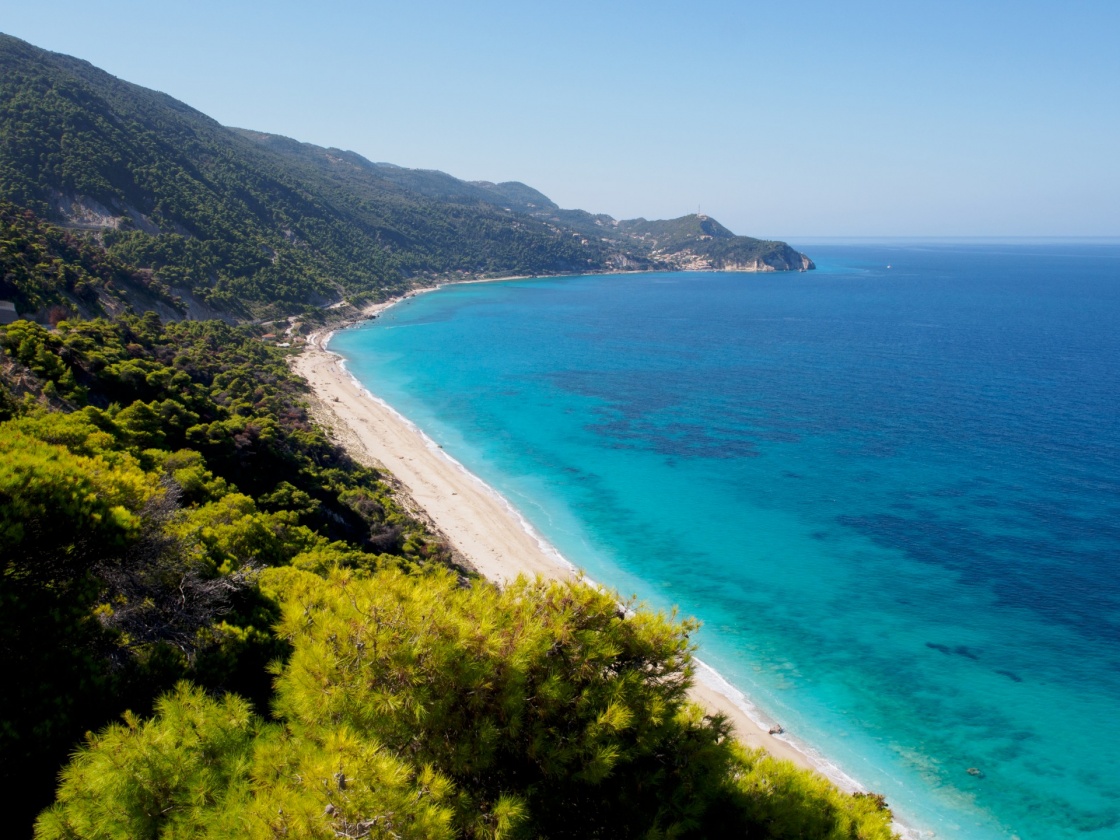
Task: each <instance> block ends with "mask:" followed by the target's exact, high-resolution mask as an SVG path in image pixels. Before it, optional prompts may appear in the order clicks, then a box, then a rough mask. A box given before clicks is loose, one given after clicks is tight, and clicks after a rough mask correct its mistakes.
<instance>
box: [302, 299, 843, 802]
mask: <svg viewBox="0 0 1120 840" xmlns="http://www.w3.org/2000/svg"><path fill="white" fill-rule="evenodd" d="M500 279H502V280H510V279H521V278H500ZM497 280H498V278H495V279H494V280H482V281H472V282H496V281H497ZM437 288H439V287H438V286H437V287H433V288H430V289H420V290H415V291H412V292H409V293H408V294H406V295H403V296H402V297H400V298H397V299H395V300H392V301H387V302H385V303H378V304H374V305H371V306H368V307H366V308H365V309H364V310H363V311H362V316H361V318H359V319H358V320H368V319H370V318H373V317H375V316H376V315H378V314H380V313H381V312H384V311H385V310H386V309H388V308H389V307H391V306H394V305H396V304H398V303H401V302H403V301H405V300H408V299H409V298H411V297H414V296H416V295H418V294H424V293H426V292H428V291H435V290H436V289H437ZM351 323H356V321H351ZM341 326H342V325H338V326H336V327H327V328H324V329H323V330H321V331H318V332H314V333H312V334H311V335H309V336H308V338H307V344H306V346H305V348H304V349H303V351H302V352H301V353H300V354H299V355H298V356H296V357H294V359H293V363H292V364H293V368H294V369H295V371H296V372H297V373H298V374H300V375H301V376H302V377H303V378H304V379H306V380H307V382H308V384H309V385H310V386H311V390H312V393H313V394H314V396H315V398H316V399H315V401H314V404H313V406H312V410H313V413H315V414H318V415H319V417H318V418H317V419H319V421H320V422H321V423H323V425H325V426H326V427H327V428H328V429H329V430H330V431H331V432H332V435H333V437H335V439H336V440H337V441H338V443H340V444H341V445H342V446H343V447H344V448H345V449H346V450H347V451H348V452H349V453H350V455H351V456H352V457H355V458H357V459H358V460H359V461H362V462H364V463H367V464H370V465H371V466H375V467H381V468H382V469H384V470H385V471H387V472H388V473H389V474H391V475H392V476H393V477H394V478H395V479H396V481H397V482H399V484H400V485H401V487H400V488H398V489H399V490H403V494H402V495H404V496H405V504H406V506H408V507H410V508H412V512H413V513H414V514H418V515H419V516H420V517H421V518H422V519H424V520H426V521H427V523H428V524H429V525H430V526H432V527H433V528H434V530H435V531H437V532H438V533H439V534H440V536H442V537H443V538H444V539H446V540H447V542H448V543H449V544H450V545H451V547H452V549H453V551H454V552H455V554H456V555H457V558H456V559H458V560H459V561H460V562H465V564H466V565H469V566H470V567H471V568H472V569H474V570H475V571H476V572H478V573H479V574H480V575H482V576H483V577H485V578H486V579H487V580H490V581H492V582H494V583H497V584H499V585H500V584H502V583H506V582H509V581H512V580H514V579H516V578H517V576H518V575H520V574H524V575H528V576H533V575H538V574H539V575H541V576H543V577H546V578H550V579H555V580H571V579H574V578H576V577H577V576H578V575H579V572H578V570H577V569H576V568H575V566H573V565H572V564H571V563H570V562H568V561H567V560H566V559H565V558H564V557H563V556H562V555H561V554H560V552H558V551H557V550H556V549H555V548H553V547H552V546H551V545H550V544H549V543H548V541H547V540H546V539H545V538H544V537H543V536H541V535H540V534H539V533H537V531H536V530H535V529H534V528H533V527H532V526H531V525H530V524H529V523H528V522H527V521H526V520H525V518H524V517H523V516H522V515H521V514H520V513H519V512H518V511H517V509H516V508H515V507H514V506H513V505H512V504H510V503H509V501H507V500H506V499H505V497H503V496H502V495H501V494H500V493H498V492H497V491H496V490H494V489H493V488H491V487H490V486H489V485H487V484H486V483H485V482H483V481H482V479H480V478H478V477H477V476H475V475H474V473H472V472H470V471H469V470H468V469H467V468H466V467H464V466H463V465H462V464H460V463H459V462H458V461H456V460H455V459H454V458H452V457H451V456H450V455H448V454H447V453H446V452H444V451H443V449H442V448H440V447H439V446H438V445H437V444H436V443H435V442H434V441H432V440H431V438H429V437H428V436H427V435H425V434H424V433H423V432H422V431H421V430H420V429H419V428H418V427H417V426H416V425H415V424H414V423H412V422H411V421H410V420H408V419H407V418H406V417H404V416H403V415H402V414H400V413H399V412H398V411H396V409H394V408H392V407H391V406H390V405H389V404H388V403H386V402H385V401H384V400H382V399H380V398H379V397H377V396H376V395H374V394H372V393H370V392H369V391H368V390H366V389H365V388H364V387H363V386H362V385H361V384H360V383H359V382H358V381H357V379H356V378H355V377H354V376H353V375H352V374H351V373H350V372H349V371H348V370H347V369H346V366H345V362H344V360H343V359H342V357H341V356H339V355H338V354H337V353H333V352H331V351H330V350H328V349H327V343H328V342H329V341H330V339H331V337H332V336H333V334H334V331H335V329H337V328H339V327H341ZM696 664H697V668H696V679H695V680H694V684H693V688H692V690H691V694H692V699H693V700H695V701H697V702H698V703H700V705H701V706H703V707H704V708H705V709H706V710H708V711H709V712H719V713H722V714H724V715H725V716H727V718H728V719H729V720H730V721H731V723H732V726H733V729H734V731H735V735H736V737H737V738H738V739H739V740H740V741H741V742H742V743H743V744H745V745H746V746H748V747H752V748H753V747H762V748H763V749H765V750H766V751H767V752H768V753H770V754H771V755H772V756H774V757H775V758H779V759H785V760H788V761H792V762H793V763H794V764H796V765H798V766H799V767H802V768H805V769H808V770H812V771H814V772H816V773H820V774H822V775H824V776H826V777H827V778H828V779H829V780H830V781H832V782H833V783H834V784H836V785H837V786H839V787H841V789H843V790H845V791H848V792H852V791H854V790H858V789H861V788H860V787H859V785H858V784H857V783H856V782H855V781H854V780H853V779H851V778H849V777H847V776H846V775H844V774H842V773H840V771H839V770H838V769H837V768H835V767H827V766H822V765H825V764H827V762H824V761H822V760H820V759H817V760H814V757H811V756H810V755H809V754H807V752H806V751H804V750H802V749H800V748H799V747H798V745H796V744H794V743H793V742H792V741H791V740H789V739H788V738H787V737H779V736H776V735H772V734H770V731H769V730H770V729H771V728H772V727H773V725H774V724H772V723H769V722H767V721H765V716H764V715H763V714H762V712H761V711H760V710H758V709H756V708H755V707H754V706H753V705H752V704H750V703H749V700H747V698H746V697H745V696H743V695H742V693H741V692H738V691H737V690H736V689H734V687H732V686H731V685H730V684H729V683H727V682H726V680H724V679H723V677H722V676H720V675H719V674H718V672H716V671H715V670H714V669H712V668H711V667H710V666H708V665H707V664H705V663H704V662H702V661H700V660H696ZM732 693H734V694H738V695H739V697H737V698H736V697H733V696H731V695H732Z"/></svg>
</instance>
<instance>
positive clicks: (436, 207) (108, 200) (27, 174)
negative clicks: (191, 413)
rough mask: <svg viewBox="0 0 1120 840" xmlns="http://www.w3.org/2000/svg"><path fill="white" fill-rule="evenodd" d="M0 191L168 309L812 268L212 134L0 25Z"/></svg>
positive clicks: (238, 309)
mask: <svg viewBox="0 0 1120 840" xmlns="http://www.w3.org/2000/svg"><path fill="white" fill-rule="evenodd" d="M0 199H6V200H8V201H10V202H12V203H13V204H15V205H17V206H18V207H20V208H25V209H30V210H32V211H34V212H35V213H36V214H37V215H38V216H39V217H42V218H44V219H46V220H50V221H54V222H57V223H60V224H63V225H65V226H67V227H70V228H74V229H78V230H85V231H89V232H90V234H91V236H94V237H95V238H96V241H97V242H98V244H100V245H102V246H104V247H105V249H106V250H107V251H108V253H109V255H110V256H112V257H113V258H114V259H116V260H118V261H120V262H121V263H122V264H127V265H129V266H132V267H134V268H136V269H139V270H143V271H147V272H149V273H150V276H151V279H152V280H153V281H155V282H158V283H160V284H162V286H164V287H166V288H167V289H168V290H169V292H170V294H172V295H173V296H176V297H179V298H180V299H181V300H182V302H183V304H184V306H186V307H188V308H190V307H192V306H196V305H204V306H206V307H209V308H210V309H211V310H214V311H222V312H225V313H228V314H230V315H233V316H235V317H250V316H258V315H263V314H269V313H271V314H281V313H285V314H286V313H290V312H293V311H296V310H298V309H299V308H300V307H302V306H305V305H322V304H325V303H330V302H333V301H335V300H338V299H340V298H343V297H349V298H350V299H352V300H353V299H355V298H357V299H361V298H375V297H383V296H385V295H387V294H389V293H392V292H394V291H397V290H400V289H402V288H406V287H408V286H410V285H416V284H426V283H430V282H433V281H435V280H437V279H455V278H460V277H466V276H486V275H489V276H496V275H503V274H550V273H567V272H595V271H607V270H611V269H618V268H648V269H658V268H682V267H683V268H698V267H712V268H724V267H726V268H740V269H746V270H782V269H789V268H810V267H812V263H811V262H810V261H809V260H808V258H804V257H803V256H802V255H800V254H798V253H797V252H795V251H793V250H792V249H790V248H789V247H788V246H785V245H784V244H783V243H769V242H760V241H759V240H754V239H750V238H748V237H735V236H728V237H722V238H721V239H720V240H719V242H718V246H719V247H718V248H715V246H713V245H712V241H711V240H709V239H708V238H706V237H707V235H706V234H704V233H703V232H702V231H699V230H694V231H693V233H692V235H691V236H685V237H683V238H682V237H675V238H674V239H673V241H672V243H671V244H669V245H666V244H665V243H662V242H660V241H659V240H657V238H656V237H651V236H649V235H647V234H646V232H645V231H640V230H636V229H633V228H632V227H631V225H632V224H637V223H628V222H617V221H615V220H614V219H611V218H610V217H607V216H601V215H599V216H595V215H592V214H590V213H586V212H583V211H579V210H560V209H559V208H558V207H557V206H556V205H555V204H554V203H553V202H551V201H550V200H549V199H548V198H547V197H546V196H544V195H542V194H541V193H539V192H537V191H536V190H533V189H532V188H530V187H527V186H525V185H524V184H518V183H504V184H491V183H487V182H466V181H461V180H459V179H456V178H453V177H451V176H449V175H446V174H444V173H441V172H434V171H421V170H410V169H404V168H401V167H396V166H392V165H390V164H378V163H372V162H370V161H368V160H366V159H364V158H362V157H361V156H359V155H356V154H354V153H352V152H344V151H341V150H338V149H324V148H320V147H316V146H311V145H307V144H302V143H299V142H297V141H294V140H289V139H287V138H282V137H276V136H274V135H267V134H261V133H259V132H252V131H247V130H239V129H231V128H226V127H223V126H221V125H219V124H218V123H217V122H215V121H214V120H213V119H211V118H209V117H207V116H206V115H205V114H202V113H200V112H198V111H196V110H194V109H192V108H190V107H188V106H187V105H184V104H183V103H181V102H178V101H176V100H174V99H172V98H171V97H169V96H167V95H165V94H162V93H158V92H155V91H151V90H147V89H145V88H142V87H139V86H137V85H133V84H130V83H128V82H125V81H122V80H120V79H117V78H115V77H113V76H111V75H109V74H108V73H105V72H104V71H102V70H99V69H97V68H96V67H94V66H92V65H91V64H89V63H87V62H84V61H81V60H78V59H75V58H71V57H68V56H64V55H59V54H56V53H50V52H46V51H44V50H40V49H38V48H36V47H34V46H32V45H30V44H27V43H25V42H23V41H20V40H18V39H16V38H12V37H9V36H4V35H0ZM698 218H699V217H685V219H683V220H677V221H678V222H687V220H690V219H691V220H696V219H698ZM685 227H688V224H686V225H685ZM728 233H729V232H728ZM777 245H780V246H781V248H777V249H776V248H775V246H777ZM782 249H784V250H782Z"/></svg>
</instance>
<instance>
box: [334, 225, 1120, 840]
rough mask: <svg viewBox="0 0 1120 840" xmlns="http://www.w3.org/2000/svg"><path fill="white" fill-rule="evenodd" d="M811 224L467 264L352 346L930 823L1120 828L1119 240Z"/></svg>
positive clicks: (804, 732) (568, 546)
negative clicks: (506, 273) (898, 238)
mask: <svg viewBox="0 0 1120 840" xmlns="http://www.w3.org/2000/svg"><path fill="white" fill-rule="evenodd" d="M802 247H804V248H805V250H807V251H808V252H809V253H810V255H811V256H812V257H813V258H814V259H815V260H816V261H817V264H818V266H819V270H818V271H815V272H808V273H803V274H782V275H742V274H717V273H710V274H705V273H687V274H650V275H625V276H612V277H586V278H563V279H549V280H533V281H511V282H504V283H491V284H476V285H466V286H454V287H449V288H446V289H443V290H441V291H439V292H436V293H433V294H428V295H423V296H420V297H417V298H413V299H411V300H409V301H407V302H406V303H404V304H401V305H398V306H396V307H394V308H392V309H390V310H389V311H388V312H387V313H385V314H384V315H382V316H381V317H380V318H379V319H378V320H377V321H375V322H373V323H372V324H370V325H366V326H363V327H360V328H356V329H352V330H347V331H345V332H343V333H340V334H339V335H338V336H336V337H335V339H334V341H333V342H332V344H331V348H332V349H333V350H336V351H338V352H340V353H342V354H343V355H344V356H345V357H346V358H347V359H348V364H349V367H350V369H351V371H352V372H353V373H354V374H355V375H356V376H357V377H358V378H359V379H360V380H361V381H362V382H363V383H364V384H365V385H366V386H367V387H368V388H369V389H370V390H371V391H373V392H374V393H376V394H377V395H379V396H381V397H382V398H384V399H385V400H386V401H388V402H389V403H390V404H391V405H393V406H394V407H396V408H397V409H398V410H400V411H401V412H402V413H403V414H404V415H406V416H407V417H409V418H410V419H412V420H413V421H415V422H416V423H417V424H418V425H419V426H420V427H421V428H422V429H424V430H425V432H427V433H428V435H430V436H431V437H432V438H433V439H435V440H436V441H437V442H438V443H440V444H441V445H443V446H444V448H445V449H446V450H447V451H448V452H450V453H451V454H452V455H453V456H454V457H456V458H457V459H458V460H460V461H461V462H463V463H464V464H465V465H466V466H467V467H468V468H469V469H471V470H472V471H474V472H475V473H477V474H478V475H479V476H481V477H482V478H483V479H484V480H486V481H487V482H488V483H490V484H491V485H493V486H494V487H495V488H497V489H498V490H499V491H500V492H502V493H503V494H504V495H505V496H506V497H507V498H509V499H510V500H511V501H512V502H513V503H514V504H515V505H517V507H518V508H519V509H520V510H521V511H522V512H523V513H524V514H525V516H526V518H527V519H529V520H530V521H531V522H532V523H533V525H534V526H535V527H537V528H538V529H539V530H540V531H541V532H542V533H543V534H544V535H545V536H546V537H547V538H548V539H549V540H550V541H551V542H553V544H555V545H556V546H557V547H558V548H559V549H560V551H561V552H562V553H563V554H564V555H565V556H566V557H567V558H568V559H569V560H571V561H572V562H574V563H575V564H577V565H579V566H581V567H582V568H584V569H586V570H587V571H588V573H589V574H590V575H591V577H593V578H595V579H596V580H599V581H601V582H605V583H608V584H610V585H612V586H614V587H616V588H618V589H619V590H621V591H622V592H623V593H624V594H628V593H636V594H637V595H638V596H639V597H640V598H642V599H643V600H646V601H647V602H649V603H651V604H652V605H655V606H659V607H671V606H673V605H679V607H680V609H681V610H682V612H684V613H686V614H689V615H694V616H697V617H699V618H700V619H702V620H703V622H704V628H703V630H702V631H701V633H700V635H699V641H700V645H701V655H702V657H703V658H704V659H705V660H706V661H708V662H710V663H711V664H712V665H714V666H715V667H716V668H718V670H719V671H720V672H721V673H722V674H723V675H724V676H726V677H727V678H728V679H729V680H730V681H731V682H732V683H733V684H734V685H736V686H737V687H738V688H740V689H742V690H743V691H745V692H746V693H747V694H748V696H749V697H750V698H751V699H752V700H753V701H754V702H755V703H756V704H757V705H758V706H760V707H761V708H762V709H764V710H765V711H766V713H767V714H768V715H770V716H771V717H773V718H775V719H777V720H779V721H780V722H781V723H782V724H783V725H784V726H785V728H786V729H787V730H788V731H790V732H791V733H792V734H794V735H795V736H796V737H797V738H799V739H800V740H801V741H803V742H805V743H807V744H809V745H811V746H812V747H813V748H815V749H816V750H818V751H820V752H821V753H823V754H824V755H826V756H828V757H829V759H831V760H833V761H835V762H836V763H837V764H838V765H840V767H842V768H843V770H844V771H845V772H847V773H849V774H850V775H852V776H854V777H855V778H856V779H858V780H859V781H860V782H861V783H863V784H864V785H866V786H868V787H870V788H872V789H874V790H876V791H879V792H882V793H884V794H886V796H887V798H888V801H889V802H890V803H891V804H892V806H893V807H895V809H896V812H897V813H899V814H900V815H901V816H902V818H903V819H904V820H905V821H906V822H908V823H910V824H912V825H915V826H918V827H920V828H922V829H925V830H930V831H935V832H936V835H937V836H938V837H959V838H987V837H1008V836H1019V837H1021V838H1024V840H1026V838H1036V837H1039V838H1041V837H1048V838H1073V837H1079V838H1117V837H1120V773H1118V772H1116V770H1115V767H1114V760H1113V756H1114V755H1117V754H1120V723H1118V720H1117V712H1118V711H1120V583H1118V581H1117V574H1116V570H1117V566H1118V562H1120V411H1117V408H1118V407H1120V375H1118V374H1117V371H1116V364H1117V362H1118V360H1120V246H1118V245H1115V244H1099V243H1098V244H1089V243H1073V242H1069V243H1063V242H1057V243H1048V244H1038V245H1024V244H1017V245H998V246H997V245H979V244H964V245H961V244H955V245H948V244H937V243H932V244H931V243H926V244H910V245H905V244H862V245H840V244H835V243H831V244H827V245H818V246H817V247H812V248H810V247H808V246H802ZM888 265H889V266H890V268H887V266H888ZM969 768H978V769H979V770H980V771H982V774H983V775H982V776H973V775H970V774H969V773H968V769H969Z"/></svg>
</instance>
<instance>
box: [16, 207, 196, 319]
mask: <svg viewBox="0 0 1120 840" xmlns="http://www.w3.org/2000/svg"><path fill="white" fill-rule="evenodd" d="M0 300H7V301H11V302H12V303H14V304H15V306H16V310H17V311H18V312H19V313H21V314H22V315H25V316H26V317H28V318H34V319H35V320H38V321H42V322H47V321H59V320H63V319H65V318H66V316H68V315H73V314H82V315H86V316H87V317H88V316H92V315H106V314H109V313H112V312H120V311H124V310H126V309H130V308H139V309H141V310H143V309H150V308H153V307H156V306H159V307H161V308H163V309H165V310H167V311H170V312H173V313H176V314H180V315H181V314H182V308H183V304H182V301H181V300H179V299H178V298H176V297H174V296H173V295H172V294H171V292H170V290H169V289H168V288H167V287H166V286H165V285H163V284H162V283H160V282H158V281H155V280H153V279H152V277H151V275H150V274H148V273H145V272H141V271H137V270H136V269H134V268H132V267H131V266H129V265H127V264H126V263H124V262H122V261H121V260H119V259H116V258H114V257H112V256H110V255H109V254H107V253H106V252H105V250H104V249H103V248H101V247H99V246H97V245H96V244H94V243H91V242H90V241H88V240H85V239H83V238H81V237H78V236H75V235H73V234H71V233H69V232H67V231H64V230H62V229H60V228H59V227H57V226H55V225H52V224H48V223H46V222H44V221H43V220H42V219H40V218H39V217H37V216H36V215H35V214H34V213H32V212H31V211H30V210H24V209H21V208H18V207H16V206H15V205H13V204H10V203H8V202H5V201H0Z"/></svg>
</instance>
